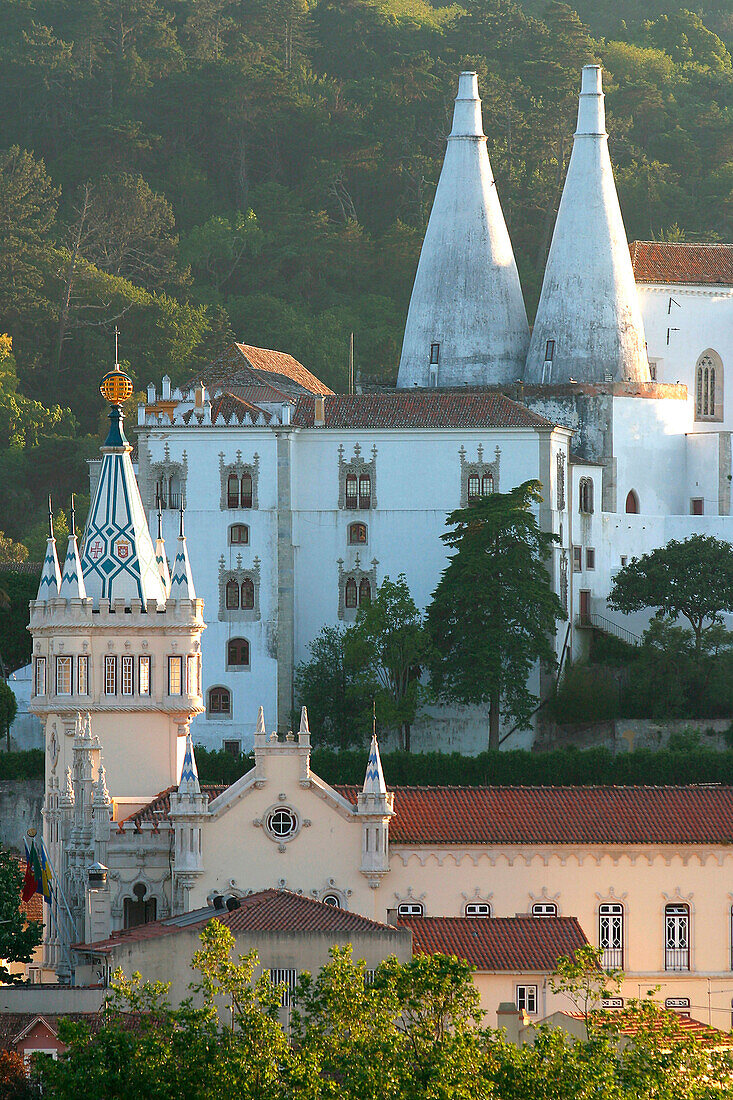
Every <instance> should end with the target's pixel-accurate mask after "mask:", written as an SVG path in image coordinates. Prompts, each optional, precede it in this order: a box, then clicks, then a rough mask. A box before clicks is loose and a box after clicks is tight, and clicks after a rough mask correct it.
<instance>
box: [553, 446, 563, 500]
mask: <svg viewBox="0 0 733 1100" xmlns="http://www.w3.org/2000/svg"><path fill="white" fill-rule="evenodd" d="M556 462H557V480H556V482H555V490H556V504H557V510H558V512H564V511H565V455H564V453H563V452H562V451H558V452H557V458H556Z"/></svg>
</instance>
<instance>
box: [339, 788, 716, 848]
mask: <svg viewBox="0 0 733 1100" xmlns="http://www.w3.org/2000/svg"><path fill="white" fill-rule="evenodd" d="M392 789H393V790H394V796H395V798H394V808H395V816H394V817H393V818H392V821H391V824H390V843H391V844H462V845H472V844H726V845H727V844H731V843H733V787H712V786H710V787H708V786H689V787H395V788H392ZM336 790H338V791H339V792H340V793H341V794H342V795H343V796H344V797H345V798H347V799H348V800H349V801H350V802H352V803H353V804H354V805H355V804H356V801H357V794H358V788H357V787H336Z"/></svg>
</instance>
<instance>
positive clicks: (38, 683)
mask: <svg viewBox="0 0 733 1100" xmlns="http://www.w3.org/2000/svg"><path fill="white" fill-rule="evenodd" d="M35 694H36V695H45V694H46V658H45V657H36V680H35Z"/></svg>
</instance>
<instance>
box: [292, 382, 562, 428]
mask: <svg viewBox="0 0 733 1100" xmlns="http://www.w3.org/2000/svg"><path fill="white" fill-rule="evenodd" d="M324 413H325V427H326V428H535V429H547V428H552V424H551V423H550V421H549V420H545V418H544V417H543V416H539V415H538V414H537V413H533V412H530V411H529V409H527V408H525V406H524V405H520V404H518V403H517V402H516V401H512V400H510V398H508V397H505V396H504V394H503V393H499V392H498V391H497V390H488V389H483V390H468V389H458V390H396V391H394V392H392V393H362V394H342V393H337V394H334V395H333V396H331V397H326V399H325V401H324ZM314 415H315V400H314V399H313V398H312V397H299V398H297V400H296V402H295V411H294V413H293V424H294V425H295V426H296V427H301V428H312V427H313V426H314Z"/></svg>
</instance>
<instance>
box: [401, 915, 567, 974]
mask: <svg viewBox="0 0 733 1100" xmlns="http://www.w3.org/2000/svg"><path fill="white" fill-rule="evenodd" d="M399 923H400V927H404V928H409V929H410V930H411V931H412V949H413V951H414V953H415V954H418V955H437V954H441V955H457V956H458V958H459V959H467V960H468V962H470V963H472V965H473V966H475V967H476V969H477V970H490V971H497V970H511V971H523V972H527V971H529V972H535V971H547V972H549V971H552V970H554V969H555V966H556V965H557V960H558V959H559V958H560V957H561V956H563V955H572V954H573V953H574V952H575V951H576V950H577V949H578V948H579V947H584V946H585V945H586V944H587V943H588V940H587V939H586V937H585V933H584V932H583V929H582V928H581V927H580V925H579V924H578V921H577V918H576V917H405V918H404V919H400V922H399Z"/></svg>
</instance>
